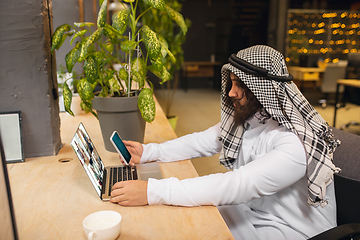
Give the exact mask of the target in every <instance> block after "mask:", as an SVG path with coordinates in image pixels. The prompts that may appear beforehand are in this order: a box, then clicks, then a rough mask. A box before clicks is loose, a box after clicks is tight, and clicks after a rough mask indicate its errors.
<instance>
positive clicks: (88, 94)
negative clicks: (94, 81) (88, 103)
mask: <svg viewBox="0 0 360 240" xmlns="http://www.w3.org/2000/svg"><path fill="white" fill-rule="evenodd" d="M77 90H78V92H79V95H80V98H81V100H91V99H93V98H94V92H93V88H92V86H91V84H90V83H89V82H88V81H87V80H86V78H82V79H80V80H79V82H78V84H77Z"/></svg>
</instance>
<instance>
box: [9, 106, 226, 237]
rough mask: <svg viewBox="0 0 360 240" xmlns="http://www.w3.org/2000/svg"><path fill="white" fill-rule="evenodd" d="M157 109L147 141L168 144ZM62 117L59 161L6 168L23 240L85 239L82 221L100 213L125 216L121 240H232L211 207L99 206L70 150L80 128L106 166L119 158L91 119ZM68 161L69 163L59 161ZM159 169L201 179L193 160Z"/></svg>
mask: <svg viewBox="0 0 360 240" xmlns="http://www.w3.org/2000/svg"><path fill="white" fill-rule="evenodd" d="M156 104H157V105H156V107H157V114H156V118H155V121H154V122H153V123H151V124H148V123H147V125H146V133H145V142H164V141H166V140H169V139H173V138H175V137H176V135H175V133H174V131H173V130H172V129H171V126H170V124H169V123H168V121H167V119H166V117H165V115H164V113H163V112H162V109H161V107H160V105H159V104H158V102H156ZM60 116H61V126H62V127H61V137H62V142H63V143H64V146H63V148H62V149H61V150H60V152H59V153H58V154H57V155H56V156H48V157H39V158H31V159H26V160H25V162H24V163H16V164H11V165H8V169H9V176H10V184H11V191H12V196H13V202H14V207H15V215H16V222H17V227H18V232H19V238H20V239H22V240H23V239H86V237H85V234H84V232H83V227H82V221H83V219H84V218H85V217H86V216H87V215H89V214H91V213H93V212H96V211H101V210H113V211H117V212H119V213H120V214H121V215H122V217H123V220H122V226H121V234H120V236H119V238H118V239H233V237H232V235H231V233H230V231H229V229H228V228H227V226H226V223H225V222H224V220H223V219H222V217H221V215H220V213H219V212H218V210H217V209H216V207H213V206H204V207H193V208H189V207H175V206H165V205H158V206H143V207H122V206H120V205H117V204H112V203H110V202H103V201H101V200H100V198H99V197H98V195H97V194H96V192H95V190H94V188H93V186H92V185H91V182H90V180H89V179H88V177H87V175H86V173H85V171H84V169H83V168H82V166H81V164H80V163H79V161H78V159H77V157H76V155H75V153H74V152H73V150H72V148H71V147H70V145H69V143H70V140H71V138H72V137H73V134H74V132H75V130H76V128H77V126H78V124H79V123H80V122H83V123H84V125H85V127H86V129H87V131H88V133H89V135H90V137H91V139H92V140H93V142H94V144H95V146H96V148H97V150H98V152H99V154H100V156H101V158H102V159H103V161H104V162H105V165H107V166H109V165H117V164H119V157H118V155H117V154H116V153H112V152H108V151H106V150H105V147H104V144H103V141H102V137H101V132H100V126H99V123H98V121H97V119H96V118H95V117H93V116H92V115H91V114H81V115H79V116H76V117H71V116H70V115H68V114H66V113H61V114H60ZM64 159H65V160H67V161H65V162H61V160H64ZM59 160H60V161H59ZM160 167H161V170H162V173H163V176H164V177H177V178H179V179H184V178H191V177H197V176H198V174H197V172H196V170H195V168H194V167H193V165H192V164H191V161H190V160H185V161H180V162H173V163H161V164H160Z"/></svg>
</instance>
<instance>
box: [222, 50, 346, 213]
mask: <svg viewBox="0 0 360 240" xmlns="http://www.w3.org/2000/svg"><path fill="white" fill-rule="evenodd" d="M236 56H237V57H238V58H240V59H243V60H245V61H247V62H249V63H251V64H253V65H256V66H259V67H262V68H264V69H266V70H268V73H269V74H271V75H275V76H289V74H288V71H287V68H286V65H285V61H284V57H283V56H282V54H281V53H280V52H278V51H276V50H274V49H273V48H271V47H268V46H262V45H257V46H253V47H249V48H246V49H244V50H241V51H239V52H238V53H237V55H236ZM230 72H233V73H234V74H235V75H236V76H238V77H239V78H240V80H241V81H243V83H244V84H245V85H246V86H247V87H248V88H249V89H250V90H251V91H252V92H253V93H254V95H255V96H256V98H257V99H258V100H259V102H260V103H261V104H262V105H263V107H264V108H265V110H266V111H267V112H268V113H269V114H270V115H271V116H272V118H273V119H274V120H275V121H277V122H279V124H281V125H283V126H285V127H286V128H287V129H289V130H290V131H292V132H293V133H295V134H296V135H297V136H298V137H299V138H300V140H301V141H302V142H303V144H304V147H305V150H306V152H307V179H308V193H309V199H308V202H309V203H310V204H312V205H318V204H319V203H320V204H321V205H322V206H325V205H326V204H327V200H326V199H324V198H325V194H326V187H327V186H328V185H329V184H330V183H331V182H332V179H333V174H334V173H336V172H338V171H339V170H340V169H338V168H336V167H335V166H334V164H333V162H332V153H333V152H334V151H335V149H336V147H337V146H338V145H339V144H340V142H339V141H338V140H334V138H333V134H332V132H331V129H330V128H329V125H328V124H327V123H326V122H325V120H324V119H323V118H322V117H321V116H320V114H319V113H318V112H317V111H316V110H315V109H314V108H313V107H312V106H311V105H310V103H309V102H308V101H307V100H306V98H305V97H304V96H303V95H302V93H301V92H300V91H299V89H298V88H297V86H296V85H295V84H294V83H293V82H292V81H291V82H279V81H275V80H269V79H266V78H265V77H259V76H254V75H251V74H249V73H246V72H244V71H241V70H239V69H238V68H236V67H235V66H234V65H232V64H230V63H228V64H225V65H224V66H223V67H222V70H221V77H222V89H221V125H220V128H221V141H222V146H223V148H222V151H221V154H220V162H221V163H222V164H223V165H224V166H225V167H226V168H228V169H231V168H232V166H233V164H234V162H235V160H236V159H237V157H238V154H239V149H240V145H241V141H242V138H241V137H242V132H243V127H242V126H238V127H236V126H235V124H234V121H233V113H234V107H233V106H229V105H227V104H226V100H225V99H226V94H227V93H226V84H227V82H228V79H229V77H230Z"/></svg>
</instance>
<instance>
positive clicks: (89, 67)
mask: <svg viewBox="0 0 360 240" xmlns="http://www.w3.org/2000/svg"><path fill="white" fill-rule="evenodd" d="M83 69H84V73H85V76H86V79H87V80H88V82H89V83H91V84H93V83H95V82H96V80H97V79H98V66H97V63H96V61H95V58H94V57H93V56H91V55H90V56H88V57H87V58H86V60H85V62H84V67H83Z"/></svg>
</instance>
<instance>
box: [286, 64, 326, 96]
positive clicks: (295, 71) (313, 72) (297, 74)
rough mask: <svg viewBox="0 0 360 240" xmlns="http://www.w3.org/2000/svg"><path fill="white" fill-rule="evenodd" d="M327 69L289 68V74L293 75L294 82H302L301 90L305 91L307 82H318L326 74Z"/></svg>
mask: <svg viewBox="0 0 360 240" xmlns="http://www.w3.org/2000/svg"><path fill="white" fill-rule="evenodd" d="M325 69H326V68H317V67H292V66H290V67H288V70H289V73H290V74H291V75H293V77H294V80H295V81H296V80H297V81H300V90H301V91H303V90H304V83H305V82H318V81H320V79H321V76H320V74H321V73H323V72H325Z"/></svg>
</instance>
